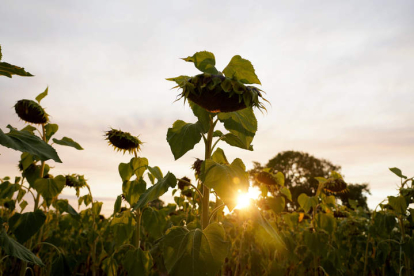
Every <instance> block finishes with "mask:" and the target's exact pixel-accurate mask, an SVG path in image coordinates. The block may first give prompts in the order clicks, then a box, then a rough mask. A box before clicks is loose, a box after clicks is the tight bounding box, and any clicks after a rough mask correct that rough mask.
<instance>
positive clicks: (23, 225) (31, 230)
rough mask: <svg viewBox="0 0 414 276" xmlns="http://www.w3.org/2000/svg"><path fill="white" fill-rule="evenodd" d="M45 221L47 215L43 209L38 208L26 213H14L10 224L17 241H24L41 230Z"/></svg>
mask: <svg viewBox="0 0 414 276" xmlns="http://www.w3.org/2000/svg"><path fill="white" fill-rule="evenodd" d="M45 221H46V215H45V214H44V213H43V211H42V210H36V211H34V212H28V213H24V214H19V213H16V214H14V215H13V216H12V217H11V218H10V220H9V225H10V228H11V229H12V232H13V234H14V235H15V236H16V238H17V241H18V242H20V243H24V242H26V241H27V240H28V239H30V238H31V237H32V236H33V235H34V234H36V233H37V232H38V231H39V230H40V227H42V225H43V224H44V223H45Z"/></svg>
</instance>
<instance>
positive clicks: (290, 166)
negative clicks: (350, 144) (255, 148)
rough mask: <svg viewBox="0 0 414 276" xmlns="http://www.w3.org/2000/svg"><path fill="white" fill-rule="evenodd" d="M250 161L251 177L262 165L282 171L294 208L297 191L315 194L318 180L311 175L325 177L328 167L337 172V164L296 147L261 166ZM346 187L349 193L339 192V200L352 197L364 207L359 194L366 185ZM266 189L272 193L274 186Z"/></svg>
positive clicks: (329, 171) (327, 174)
mask: <svg viewBox="0 0 414 276" xmlns="http://www.w3.org/2000/svg"><path fill="white" fill-rule="evenodd" d="M253 165H254V168H253V169H252V170H251V171H250V172H249V173H250V176H251V178H252V179H254V176H255V175H256V173H258V172H260V171H261V170H262V169H263V168H271V172H272V173H277V172H282V173H283V175H284V176H285V186H286V187H288V188H289V189H290V192H291V194H292V202H289V207H290V208H292V209H297V208H298V206H299V205H298V202H297V198H298V196H299V195H300V194H302V193H305V194H307V195H308V196H313V195H315V194H316V190H317V188H318V181H317V180H316V179H315V177H325V178H329V176H330V173H331V171H336V172H339V171H340V170H341V166H339V165H334V164H332V163H331V162H330V161H328V160H326V159H318V158H316V157H314V156H312V155H310V154H308V153H305V152H299V151H284V152H281V153H278V154H277V155H276V156H275V157H274V158H272V159H270V160H269V162H268V163H267V164H266V166H265V167H263V166H262V165H261V164H260V163H258V162H254V163H253ZM253 183H254V185H256V186H259V185H260V183H258V182H257V181H255V180H254V181H253ZM348 189H349V191H350V192H349V193H345V194H341V195H340V196H339V198H340V199H341V201H342V202H343V204H344V205H349V204H348V199H354V200H357V201H358V204H359V205H360V206H362V207H366V208H367V204H366V197H364V196H363V195H362V192H369V189H368V185H367V184H362V185H359V184H356V185H349V188H348ZM269 192H270V193H273V192H275V190H273V189H272V188H271V187H269ZM344 201H345V202H344Z"/></svg>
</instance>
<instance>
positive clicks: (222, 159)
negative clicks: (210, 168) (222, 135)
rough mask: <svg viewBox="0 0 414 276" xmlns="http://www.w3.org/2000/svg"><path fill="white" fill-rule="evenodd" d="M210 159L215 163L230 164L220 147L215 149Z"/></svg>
mask: <svg viewBox="0 0 414 276" xmlns="http://www.w3.org/2000/svg"><path fill="white" fill-rule="evenodd" d="M211 159H212V160H213V161H214V162H216V163H220V164H225V165H229V164H230V163H229V161H227V157H226V155H225V154H224V151H223V150H222V149H221V148H217V149H216V151H215V152H214V153H213V155H212V156H211Z"/></svg>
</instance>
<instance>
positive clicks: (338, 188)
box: [323, 171, 348, 194]
mask: <svg viewBox="0 0 414 276" xmlns="http://www.w3.org/2000/svg"><path fill="white" fill-rule="evenodd" d="M323 188H324V189H325V191H327V192H330V193H332V194H341V193H346V192H347V191H348V189H347V184H346V182H345V181H344V180H343V178H342V176H341V175H340V174H339V173H337V172H335V171H332V172H331V177H329V179H328V181H326V183H325V184H324V187H323Z"/></svg>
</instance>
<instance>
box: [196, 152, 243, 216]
mask: <svg viewBox="0 0 414 276" xmlns="http://www.w3.org/2000/svg"><path fill="white" fill-rule="evenodd" d="M200 179H201V180H202V181H203V183H204V185H206V186H207V187H209V188H211V189H214V191H216V193H217V195H218V196H219V197H220V199H221V200H222V201H223V202H224V203H225V204H226V205H227V207H228V208H229V210H230V211H231V210H233V208H234V207H235V206H236V205H237V197H238V194H239V190H240V191H241V192H246V191H247V189H248V187H249V181H248V173H247V172H246V167H245V166H244V164H243V162H242V161H241V160H240V159H238V158H237V159H235V160H234V161H233V162H232V163H231V165H226V164H220V163H217V162H215V161H214V160H211V159H207V160H206V161H204V163H203V166H202V171H201V175H200Z"/></svg>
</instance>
